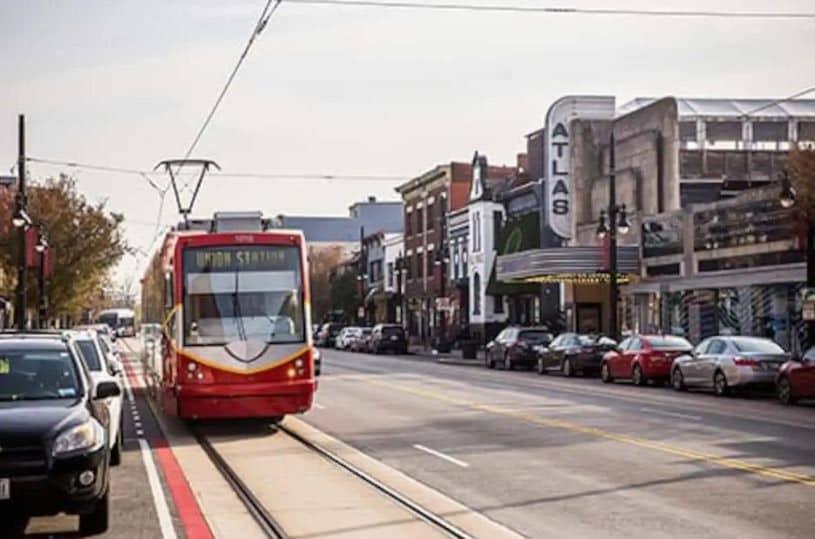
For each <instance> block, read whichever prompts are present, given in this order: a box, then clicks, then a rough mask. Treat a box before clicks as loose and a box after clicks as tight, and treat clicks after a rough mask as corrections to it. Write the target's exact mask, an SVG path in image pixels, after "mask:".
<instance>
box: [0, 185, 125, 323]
mask: <svg viewBox="0 0 815 539" xmlns="http://www.w3.org/2000/svg"><path fill="white" fill-rule="evenodd" d="M13 197H14V192H12V191H9V192H6V193H3V197H2V199H3V200H2V201H0V223H2V225H0V235H2V237H3V243H4V244H5V245H15V238H16V233H10V232H11V228H10V226H9V225H8V223H9V222H10V220H11V212H12V211H13V208H14V203H13ZM105 205H106V204H105V202H100V203H98V204H91V203H89V202H88V201H87V200H86V199H85V197H84V196H83V195H82V194H80V193H79V192H78V191H77V188H76V181H75V180H74V179H73V178H71V177H69V176H66V175H60V177H59V178H57V179H54V178H51V179H48V180H46V181H45V182H43V183H41V184H33V185H31V186H30V188H29V189H28V214H29V215H30V216H31V219H32V220H33V221H34V223H35V224H36V225H39V226H40V227H41V228H42V229H43V230H45V231H46V234H47V237H48V243H49V246H50V248H51V249H52V254H53V256H54V257H55V259H54V274H53V275H52V277H51V279H50V282H49V285H48V299H49V316H65V315H75V314H78V313H80V311H82V310H83V309H84V308H86V306H87V305H89V304H91V303H92V302H93V300H94V298H95V296H98V294H99V291H100V290H102V288H103V285H104V284H105V283H106V278H107V277H108V273H109V271H110V270H111V269H112V268H113V267H114V266H115V265H116V264H117V263H118V262H119V260H120V259H121V258H122V256H123V255H124V254H125V253H126V252H127V251H128V246H127V243H126V242H125V240H124V237H123V230H122V226H121V225H122V222H123V221H124V217H123V216H122V215H121V214H117V213H112V212H109V211H107V210H106V209H105ZM16 267H17V249H14V248H6V249H3V251H2V253H0V268H2V271H3V273H5V275H6V277H7V278H6V281H8V280H10V277H11V276H12V275H16ZM35 273H36V272H33V271H30V272H29V276H28V278H29V282H28V286H29V291H30V293H29V294H28V307H29V308H33V307H34V306H35V305H36V304H37V303H36V302H37V300H38V299H39V298H37V286H36V275H35Z"/></svg>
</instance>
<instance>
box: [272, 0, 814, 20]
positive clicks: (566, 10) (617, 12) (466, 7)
mask: <svg viewBox="0 0 815 539" xmlns="http://www.w3.org/2000/svg"><path fill="white" fill-rule="evenodd" d="M287 1H288V2H290V3H297V4H315V5H331V6H345V7H378V8H396V9H432V10H439V11H491V12H496V11H497V12H506V13H547V14H554V15H602V16H637V17H694V18H702V17H707V18H722V19H724V18H727V19H815V12H801V11H787V12H772V11H717V10H689V11H685V10H673V9H625V8H575V7H544V6H522V5H499V4H468V3H454V2H444V3H438V4H434V3H429V2H423V1H404V0H398V1H393V2H388V1H382V0H287Z"/></svg>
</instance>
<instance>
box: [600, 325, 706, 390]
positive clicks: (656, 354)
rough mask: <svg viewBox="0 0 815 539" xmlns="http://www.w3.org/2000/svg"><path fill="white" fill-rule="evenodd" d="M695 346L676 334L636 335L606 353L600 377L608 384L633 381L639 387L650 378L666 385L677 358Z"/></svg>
mask: <svg viewBox="0 0 815 539" xmlns="http://www.w3.org/2000/svg"><path fill="white" fill-rule="evenodd" d="M692 349H693V346H691V344H690V343H689V342H688V341H687V340H686V339H684V338H682V337H675V336H672V335H635V336H632V337H629V338H627V339H625V340H623V342H621V343H620V345H619V346H618V347H617V349H616V350H614V351H612V352H608V353H607V354H606V355H605V356H603V362H602V364H601V365H600V378H601V379H602V380H603V382H605V383H611V382H613V381H614V380H631V381H633V382H634V384H636V385H638V386H643V385H645V384H647V383H648V382H649V381H653V382H654V383H656V384H664V383H665V382H666V381H668V380H669V379H670V377H671V366H672V365H673V361H674V358H676V357H677V356H681V355H683V354H687V353H688V352H690V351H691V350H692Z"/></svg>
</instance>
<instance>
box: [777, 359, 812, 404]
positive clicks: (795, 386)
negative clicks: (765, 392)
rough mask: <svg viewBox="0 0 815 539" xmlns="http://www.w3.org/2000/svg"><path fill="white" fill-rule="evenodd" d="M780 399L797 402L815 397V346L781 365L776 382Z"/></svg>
mask: <svg viewBox="0 0 815 539" xmlns="http://www.w3.org/2000/svg"><path fill="white" fill-rule="evenodd" d="M775 386H776V391H777V393H778V400H780V401H781V402H783V403H784V404H795V403H796V402H797V401H798V399H815V347H812V348H810V349H809V350H807V352H806V353H805V354H804V355H803V356H802V357H800V358H796V359H791V360H789V361H787V362H786V363H784V364H783V365H781V368H780V369H779V370H778V376H777V378H776V382H775Z"/></svg>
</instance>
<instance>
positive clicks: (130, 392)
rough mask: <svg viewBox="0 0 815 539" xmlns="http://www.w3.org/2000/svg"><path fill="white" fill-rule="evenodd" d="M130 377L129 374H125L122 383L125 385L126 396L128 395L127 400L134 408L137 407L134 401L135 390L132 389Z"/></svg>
mask: <svg viewBox="0 0 815 539" xmlns="http://www.w3.org/2000/svg"><path fill="white" fill-rule="evenodd" d="M128 378H129V376H128V375H127V372H124V373H123V376H122V381H123V382H124V385H125V395H127V400H128V401H129V402H130V407H131V408H134V407H135V406H136V401H135V400H133V390H132V389H130V380H128Z"/></svg>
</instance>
